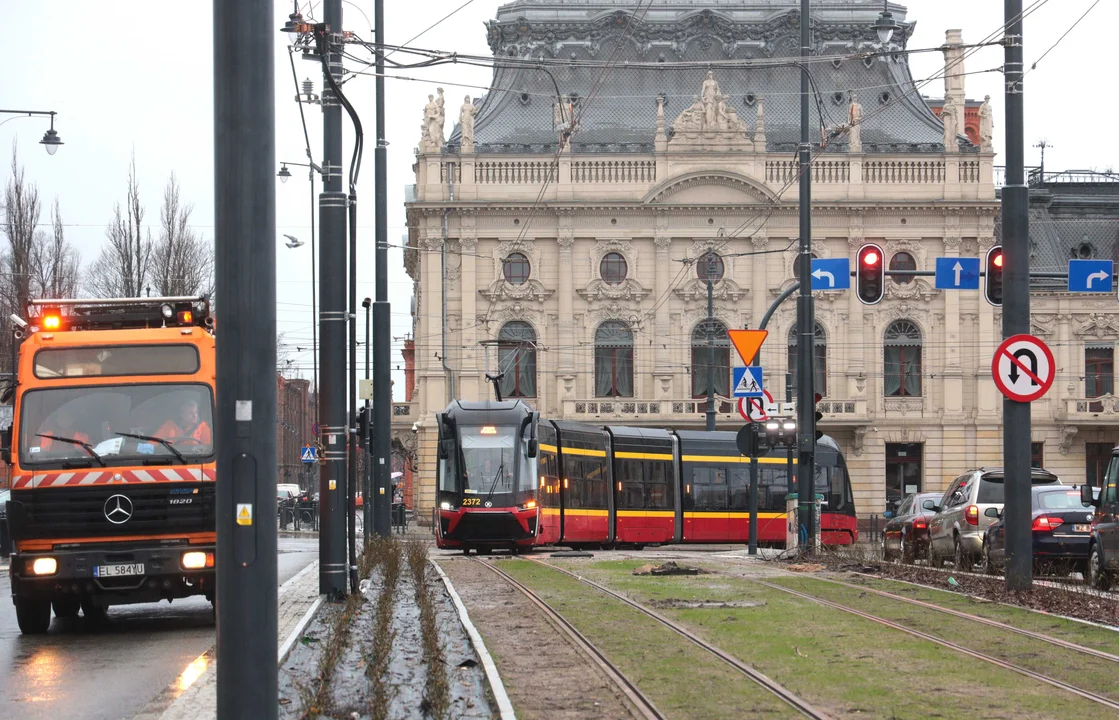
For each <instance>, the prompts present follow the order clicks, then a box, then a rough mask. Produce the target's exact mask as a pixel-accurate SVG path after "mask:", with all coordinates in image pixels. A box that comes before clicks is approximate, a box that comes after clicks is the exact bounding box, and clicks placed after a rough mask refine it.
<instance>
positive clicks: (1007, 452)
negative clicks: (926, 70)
mask: <svg viewBox="0 0 1119 720" xmlns="http://www.w3.org/2000/svg"><path fill="white" fill-rule="evenodd" d="M1003 8H1004V12H1005V19H1006V34H1005V43H1004V48H1005V58H1006V59H1005V65H1004V67H1005V73H1006V185H1005V186H1004V187H1003V189H1002V247H1003V258H1004V261H1003V307H1002V336H1003V338H1004V339H1005V338H1009V337H1011V336H1013V335H1019V334H1028V333H1029V332H1030V280H1029V278H1030V240H1029V231H1030V227H1029V214H1028V211H1029V188H1028V187H1027V185H1026V178H1025V138H1024V130H1023V121H1024V108H1023V92H1024V88H1023V85H1022V78H1023V73H1022V71H1023V67H1022V57H1023V53H1022V0H1005V4H1004V6H1003ZM1002 418H1003V419H1002V432H1003V435H1002V453H1003V473H1004V481H1003V482H1004V485H1005V493H1006V504H1005V508H1004V523H1005V525H1006V588H1007V589H1008V590H1028V589H1029V588H1031V587H1032V586H1033V537H1032V535H1033V533H1032V530H1031V525H1030V520H1031V509H1030V507H1031V501H1030V493H1031V479H1030V478H1031V469H1030V404H1029V403H1021V402H1017V401H1014V400H1010V399H1009V398H1004V399H1003V402H1002Z"/></svg>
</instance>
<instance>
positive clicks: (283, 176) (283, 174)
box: [276, 165, 291, 183]
mask: <svg viewBox="0 0 1119 720" xmlns="http://www.w3.org/2000/svg"><path fill="white" fill-rule="evenodd" d="M276 176H277V177H278V178H280V182H282V183H286V182H287V181H288V178H290V177H291V173H290V172H288V166H287V165H280V172H278V173H276Z"/></svg>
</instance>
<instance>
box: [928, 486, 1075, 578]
mask: <svg viewBox="0 0 1119 720" xmlns="http://www.w3.org/2000/svg"><path fill="white" fill-rule="evenodd" d="M1030 481H1031V483H1032V484H1033V485H1060V484H1061V481H1060V479H1059V478H1058V477H1057V476H1056V475H1054V474H1053V473H1051V472H1049V471H1048V470H1042V469H1040V468H1034V470H1033V472H1032V473H1031V474H1030ZM1002 504H1003V471H1002V468H978V469H976V470H969V471H967V472H966V473H964V474H963V475H961V476H959V477H958V478H956V479H955V480H953V481H952V484H951V485H949V486H948V489H947V490H945V491H944V495H943V497H941V499H940V502H938V503H937V505H936V508H935V510H936V515H934V516H933V518H932V520H931V521H929V565H931V566H933V567H940V566H941V565H943V564H944V561H945V560H946V559H948V558H952V559H953V560H954V561H955V564H956V569H957V570H971V569H972V566H974V565H975V563H976V562H978V561H979V559H980V558H982V557H983V533H984V532H985V531H986V530H987V526H988V525H990V524H991V523H992V522H994V521H995V519H996V518H994V517H991V516H990V515H987V514H986V512H987V509H988V508H994V509H995V510H997V511H999V512H1002Z"/></svg>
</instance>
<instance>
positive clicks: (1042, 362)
mask: <svg viewBox="0 0 1119 720" xmlns="http://www.w3.org/2000/svg"><path fill="white" fill-rule="evenodd" d="M991 375H992V376H994V378H995V385H996V386H997V387H998V389H999V391H1001V392H1002V394H1003V395H1005V396H1006V397H1008V398H1010V399H1011V400H1016V401H1018V402H1023V403H1026V402H1033V401H1034V400H1037V399H1038V398H1039V397H1041V396H1042V395H1044V394H1045V393H1046V392H1048V391H1049V388H1051V387H1053V377H1054V376H1055V375H1056V363H1055V362H1054V361H1053V351H1052V350H1050V349H1049V346H1048V345H1046V344H1045V343H1043V342H1042V341H1041V340H1039V339H1038V338H1035V337H1034V336H1033V335H1014V336H1012V337H1008V338H1007V339H1006V340H1003V341H1002V344H1001V345H999V349H998V350H996V351H995V358H994V360H993V361H992V362H991Z"/></svg>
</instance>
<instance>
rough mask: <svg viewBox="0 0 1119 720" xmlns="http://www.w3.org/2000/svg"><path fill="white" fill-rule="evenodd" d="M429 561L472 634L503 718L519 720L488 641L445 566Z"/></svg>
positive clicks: (430, 559)
mask: <svg viewBox="0 0 1119 720" xmlns="http://www.w3.org/2000/svg"><path fill="white" fill-rule="evenodd" d="M428 562H429V563H431V565H432V567H434V568H435V572H437V573H439V577H440V578H442V580H443V585H444V587H446V588H447V594H448V595H450V596H451V601H452V602H453V603H454V604H455V609H456V610H458V617H459V621H460V622H462V626H463V627H464V628H465V629H466V634H467V635H468V636H470V644H471V645H473V646H474V651H475V652H476V653H478V657H479V658H480V659H481V661H482V667H483V668H485V671H486V680H488V681H489V684H490V689H491V690H492V691H493V696H494V699H495V700H496V701H497V709H498V712H499V713H500V714H501V720H517V716H516V714H515V713H514V712H513V703H511V702H509V695H508V694H507V693H506V692H505V684H504V683H502V682H501V675H500V674H498V672H497V665H495V664H494V662H493V658H492V657H490V653H489V650H486V643H485V641H484V640H482V636H481V634H480V633H479V632H478V629H477V628H475V627H474V623H472V622H470V615H469V614H468V613H467V612H466V606H465V605H463V604H462V598H460V597H459V594H458V592H456V591H455V587H454V585H452V584H451V579H450V578H449V577H447V573H445V572H443V568H441V567H439V563H437V562H435V560H434V559H433V558H429V559H428Z"/></svg>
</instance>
